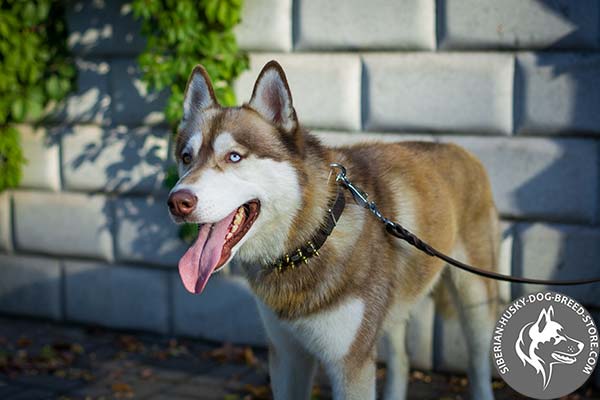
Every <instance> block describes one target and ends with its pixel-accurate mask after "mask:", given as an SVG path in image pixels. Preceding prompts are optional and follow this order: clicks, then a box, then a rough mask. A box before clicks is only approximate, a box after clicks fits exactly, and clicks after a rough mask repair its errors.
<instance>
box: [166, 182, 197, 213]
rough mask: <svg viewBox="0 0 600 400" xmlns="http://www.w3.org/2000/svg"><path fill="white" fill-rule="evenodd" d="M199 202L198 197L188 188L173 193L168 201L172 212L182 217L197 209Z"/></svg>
mask: <svg viewBox="0 0 600 400" xmlns="http://www.w3.org/2000/svg"><path fill="white" fill-rule="evenodd" d="M197 203H198V198H197V197H196V196H195V195H194V193H192V192H190V191H189V190H187V189H182V190H178V191H176V192H173V193H171V195H170V196H169V200H168V201H167V204H168V205H169V210H171V213H172V214H173V215H176V216H178V217H181V218H184V217H187V216H188V215H190V214H191V213H192V211H194V210H195V209H196V204H197Z"/></svg>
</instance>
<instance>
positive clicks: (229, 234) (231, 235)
mask: <svg viewBox="0 0 600 400" xmlns="http://www.w3.org/2000/svg"><path fill="white" fill-rule="evenodd" d="M232 237H233V233H231V232H229V233H228V234H227V236H225V239H226V240H229V239H231V238H232Z"/></svg>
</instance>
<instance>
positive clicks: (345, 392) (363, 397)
mask: <svg viewBox="0 0 600 400" xmlns="http://www.w3.org/2000/svg"><path fill="white" fill-rule="evenodd" d="M325 368H326V370H327V373H328V375H329V378H330V379H331V387H332V389H333V399H334V400H375V370H376V368H375V360H374V357H373V359H369V360H367V361H364V362H362V363H357V362H355V361H354V360H350V361H348V360H345V361H341V362H339V363H327V364H326V365H325Z"/></svg>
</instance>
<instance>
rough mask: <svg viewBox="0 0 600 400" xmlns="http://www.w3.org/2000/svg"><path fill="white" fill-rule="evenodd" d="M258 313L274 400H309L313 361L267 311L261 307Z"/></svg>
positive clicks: (314, 367)
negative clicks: (261, 321) (263, 332)
mask: <svg viewBox="0 0 600 400" xmlns="http://www.w3.org/2000/svg"><path fill="white" fill-rule="evenodd" d="M259 310H260V315H261V318H262V320H263V323H264V326H265V330H266V331H267V336H268V337H269V341H270V346H269V375H270V376H271V387H272V389H273V397H274V399H275V400H307V399H310V394H311V391H312V381H313V377H314V374H315V370H316V367H317V361H316V359H315V358H314V357H313V356H312V355H311V354H309V353H308V352H307V351H306V350H305V349H304V348H303V347H302V346H301V345H300V343H298V341H297V340H296V339H295V338H294V337H292V334H291V333H290V332H289V331H287V330H286V329H285V328H283V327H282V326H281V324H280V322H279V321H278V320H277V318H276V317H275V316H274V315H273V313H272V312H271V311H270V310H268V309H266V308H265V307H264V306H259Z"/></svg>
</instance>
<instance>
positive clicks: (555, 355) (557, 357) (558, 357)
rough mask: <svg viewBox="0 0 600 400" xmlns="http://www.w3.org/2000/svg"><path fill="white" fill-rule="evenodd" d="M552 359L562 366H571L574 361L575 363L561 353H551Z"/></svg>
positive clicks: (573, 359)
mask: <svg viewBox="0 0 600 400" xmlns="http://www.w3.org/2000/svg"><path fill="white" fill-rule="evenodd" d="M552 358H554V359H555V360H556V361H559V362H561V363H563V364H573V363H574V362H575V361H577V360H576V359H575V358H573V357H570V356H568V355H567V354H565V353H563V352H561V351H555V352H553V353H552Z"/></svg>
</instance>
